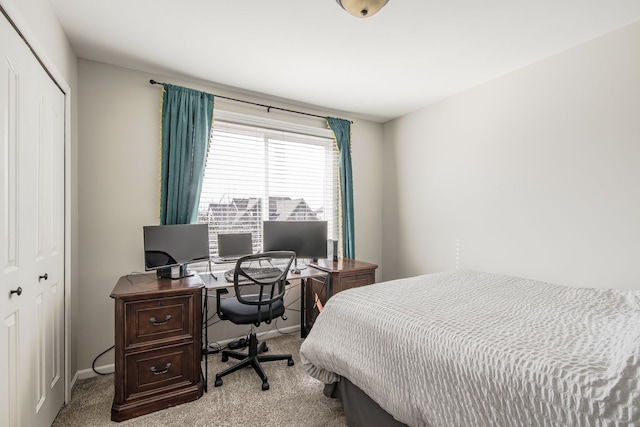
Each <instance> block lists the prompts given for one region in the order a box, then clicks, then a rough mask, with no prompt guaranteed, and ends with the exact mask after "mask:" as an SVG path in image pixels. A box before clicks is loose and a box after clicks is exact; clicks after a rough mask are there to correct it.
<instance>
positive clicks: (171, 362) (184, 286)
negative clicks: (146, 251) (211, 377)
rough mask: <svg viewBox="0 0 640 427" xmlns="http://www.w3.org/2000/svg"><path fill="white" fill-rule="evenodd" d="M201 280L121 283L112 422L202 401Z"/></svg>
mask: <svg viewBox="0 0 640 427" xmlns="http://www.w3.org/2000/svg"><path fill="white" fill-rule="evenodd" d="M203 288H204V284H203V283H202V280H200V277H199V276H198V275H195V276H191V277H186V278H183V279H177V280H172V279H155V278H153V276H151V275H144V274H138V275H131V276H124V277H121V278H120V280H119V281H118V283H117V285H116V287H115V288H114V289H113V292H112V293H111V297H112V298H114V300H115V396H114V399H113V405H112V407H111V420H112V421H124V420H127V419H129V418H133V417H137V416H139V415H143V414H147V413H149V412H153V411H157V410H160V409H165V408H168V407H170V406H175V405H177V404H180V403H184V402H189V401H192V400H196V399H198V398H199V397H201V396H202V394H203V390H204V388H203V381H202V376H201V370H200V360H201V354H200V353H201V342H202V335H201V325H202V310H201V304H202V290H203Z"/></svg>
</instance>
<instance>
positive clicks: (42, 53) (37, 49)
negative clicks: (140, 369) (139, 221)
mask: <svg viewBox="0 0 640 427" xmlns="http://www.w3.org/2000/svg"><path fill="white" fill-rule="evenodd" d="M0 13H3V14H4V15H5V16H6V17H7V19H8V20H9V22H10V23H11V25H13V27H14V28H15V29H16V31H17V32H18V34H19V35H20V36H21V37H22V39H23V40H24V41H25V43H27V45H28V46H29V48H30V49H31V51H32V52H33V54H34V56H35V57H36V59H37V61H38V62H39V63H40V65H41V66H42V67H43V68H44V70H45V72H46V73H47V74H48V75H49V77H50V78H51V80H53V82H54V83H55V84H56V85H57V86H58V88H60V90H61V91H62V93H63V95H64V267H63V271H64V272H63V275H64V331H63V333H64V402H65V404H67V403H69V401H70V400H71V388H72V387H73V384H74V383H75V380H76V378H77V374H73V377H72V373H71V279H72V274H71V273H72V269H71V242H72V240H71V226H72V224H71V194H72V193H71V165H72V163H71V88H70V86H69V84H68V83H67V81H66V79H65V78H64V77H63V76H62V74H61V73H60V71H59V70H58V68H57V67H56V65H55V64H54V63H53V61H52V60H51V59H50V57H49V56H48V55H47V52H46V50H45V49H44V47H43V46H42V45H41V44H40V43H39V42H38V40H37V38H36V36H35V34H34V33H33V32H32V30H31V29H30V27H29V24H28V23H27V21H26V20H25V19H24V18H23V16H22V14H21V13H20V11H19V10H18V9H17V7H16V6H15V5H14V4H13V2H12V1H11V0H0Z"/></svg>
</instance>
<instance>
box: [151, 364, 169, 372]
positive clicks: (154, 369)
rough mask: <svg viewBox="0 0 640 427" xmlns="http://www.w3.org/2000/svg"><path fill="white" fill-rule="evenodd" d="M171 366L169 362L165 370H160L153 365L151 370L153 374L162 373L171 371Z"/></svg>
mask: <svg viewBox="0 0 640 427" xmlns="http://www.w3.org/2000/svg"><path fill="white" fill-rule="evenodd" d="M170 367H171V363H167V364H166V365H165V367H164V369H163V370H161V371H158V370H157V369H156V367H155V366H152V367H151V368H150V369H149V370H150V371H151V372H153V375H162V374H166V373H167V372H169V368H170Z"/></svg>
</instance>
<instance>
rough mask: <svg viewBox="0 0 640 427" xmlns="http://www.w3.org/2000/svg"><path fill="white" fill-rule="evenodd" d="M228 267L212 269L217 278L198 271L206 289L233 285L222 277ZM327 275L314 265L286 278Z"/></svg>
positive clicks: (308, 277)
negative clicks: (217, 269)
mask: <svg viewBox="0 0 640 427" xmlns="http://www.w3.org/2000/svg"><path fill="white" fill-rule="evenodd" d="M226 270H228V269H224V270H219V271H213V274H215V275H216V277H217V278H218V279H217V280H216V279H215V278H213V277H212V276H211V274H209V273H200V277H201V278H202V281H203V282H204V285H205V286H206V287H207V289H217V288H228V287H232V286H233V282H227V280H226V279H225V278H224V272H225V271H226ZM326 275H327V272H326V271H322V270H319V269H317V268H314V267H310V266H309V267H307V268H304V269H302V270H300V274H296V273H292V272H291V271H290V272H289V274H287V280H305V279H310V278H312V277H325V276H326Z"/></svg>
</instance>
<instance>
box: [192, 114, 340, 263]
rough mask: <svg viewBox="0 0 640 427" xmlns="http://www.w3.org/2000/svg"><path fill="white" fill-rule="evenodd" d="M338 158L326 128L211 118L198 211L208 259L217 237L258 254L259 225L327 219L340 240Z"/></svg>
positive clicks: (227, 116)
mask: <svg viewBox="0 0 640 427" xmlns="http://www.w3.org/2000/svg"><path fill="white" fill-rule="evenodd" d="M338 155H339V153H338V148H337V146H336V143H335V141H334V139H333V132H331V130H329V129H319V128H313V127H308V126H301V125H294V124H291V123H284V122H279V121H274V120H267V119H262V118H256V117H250V116H244V115H238V114H231V113H228V112H220V111H216V112H215V120H214V123H213V128H212V132H211V141H210V146H209V153H208V155H207V162H206V166H205V174H204V179H203V183H202V193H201V196H200V205H199V209H198V222H204V223H208V224H209V225H210V226H209V237H210V239H209V240H210V245H211V254H212V255H214V254H217V253H218V249H217V245H218V239H217V235H218V233H238V232H251V233H252V236H253V250H254V252H258V251H261V250H262V221H265V220H300V221H304V220H325V221H327V222H328V237H329V239H339V197H340V194H339V188H338ZM339 246H340V245H339Z"/></svg>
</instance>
